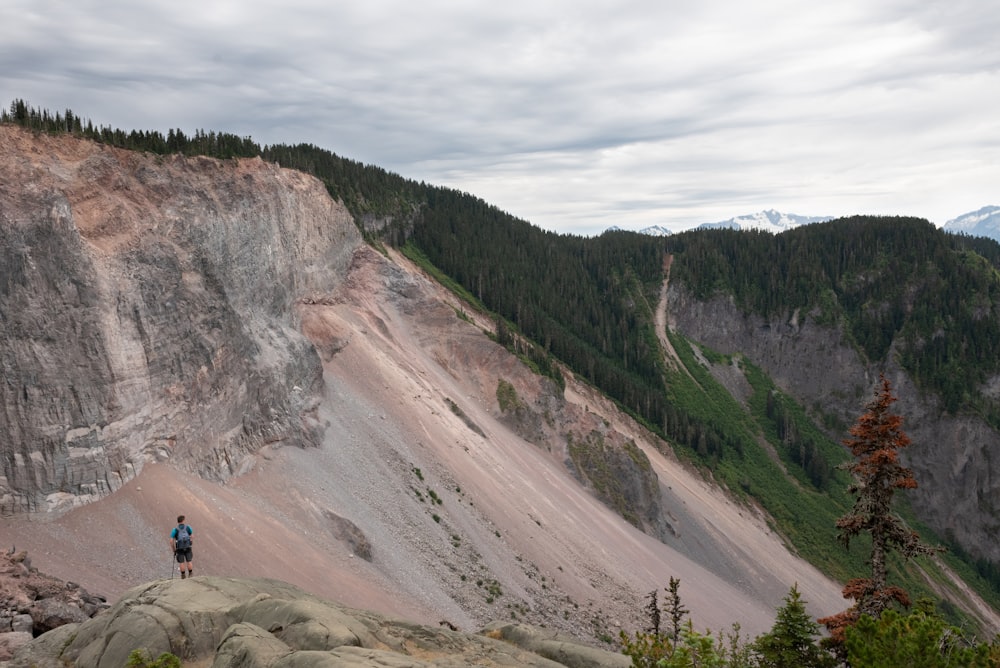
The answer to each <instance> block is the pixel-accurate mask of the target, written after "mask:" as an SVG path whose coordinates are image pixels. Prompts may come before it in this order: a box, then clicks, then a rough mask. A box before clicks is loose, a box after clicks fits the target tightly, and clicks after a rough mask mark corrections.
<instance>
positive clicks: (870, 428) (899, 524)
mask: <svg viewBox="0 0 1000 668" xmlns="http://www.w3.org/2000/svg"><path fill="white" fill-rule="evenodd" d="M879 378H880V381H881V388H880V389H879V390H878V391H877V392H876V394H875V398H874V399H872V401H871V402H869V403H868V405H867V406H866V411H865V413H864V414H862V415H861V417H859V418H858V421H857V422H856V423H855V424H854V426H853V427H851V429H850V434H851V437H852V438H849V439H846V440H845V441H844V444H845V445H846V446H847V447H848V448H850V450H851V453H852V454H853V455H854V457H855V461H854V462H852V463H850V464H849V465H848V466H847V469H848V470H849V471H850V472H851V474H852V475H853V476H854V481H855V482H854V484H853V485H851V487H850V492H851V493H852V494H854V495H855V502H854V507H853V508H852V509H851V510H850V511H849V512H848V513H847V514H845V515H844V516H843V517H841V518H840V519H839V520H837V528H838V529H840V532H839V538H840V541H841V542H842V543H843V544H844V546H845V547H848V548H849V547H850V544H851V539H852V538H855V537H856V536H858V535H860V534H861V533H867V534H869V536H870V537H871V553H870V555H869V559H868V563H869V566H870V567H871V577H867V578H854V579H852V580H850V581H849V582H848V583H847V585H846V586H845V587H844V598H847V599H852V600H854V601H855V604H854V605H853V606H852V607H851V608H849V609H848V610H846V611H844V612H841V613H839V614H837V615H833V616H831V617H826V618H824V619H821V620H819V621H820V623H821V624H824V625H826V627H827V628H828V629H830V634H831V638H832V640H833V642H834V643H837V644H839V643H842V642H843V640H844V631H845V630H846V628H847V627H848V626H850V625H852V624H854V623H855V622H856V621H857V620H858V618H859V617H860V616H861V615H869V616H871V617H873V618H876V619H877V618H878V617H879V616H880V615H881V614H882V613H883V612H884V611H885V610H887V609H888V608H889V607H890V606H891V605H892V604H893V603H894V602H895V603H899V604H900V605H902V606H904V607H909V605H910V599H909V596H908V595H907V593H906V592H905V591H904V590H903V589H902V588H900V587H896V586H890V585H889V584H888V582H887V573H888V564H887V558H888V555H889V553H890V551H896V552H898V553H899V554H900V555H901V556H902V557H903V558H905V559H909V558H911V557H915V556H917V555H920V554H932V553H934V552H936V551H938V550H940V549H941V548H936V547H933V546H930V545H927V544H925V543H923V542H922V541H921V540H920V537H919V536H918V535H917V533H916V532H915V531H912V530H910V529H908V528H907V527H906V525H905V524H904V523H903V520H902V519H901V518H900V517H899V516H897V515H895V514H893V512H892V498H893V494H895V492H896V490H902V489H915V488H916V486H917V481H916V480H914V478H913V471H911V470H910V469H909V468H906V467H905V466H903V465H902V464H900V462H899V450H901V449H902V448H905V447H906V446H908V445H909V444H910V438H909V436H907V435H906V434H905V433H904V432H903V430H902V428H901V425H902V422H903V418H902V417H900V416H899V415H896V414H894V413H892V412H891V410H890V408H891V406H892V404H893V402H895V401H896V397H895V395H893V393H892V386H891V385H890V383H889V380H888V379H887V378H886V377H885V375H884V374H883V375H881V376H880V377H879Z"/></svg>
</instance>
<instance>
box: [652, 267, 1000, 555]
mask: <svg viewBox="0 0 1000 668" xmlns="http://www.w3.org/2000/svg"><path fill="white" fill-rule="evenodd" d="M667 311H668V313H669V317H670V327H671V328H672V329H675V330H676V331H678V332H679V333H681V334H683V335H684V336H686V337H688V338H689V339H692V340H694V341H698V342H700V343H703V344H705V345H707V346H709V347H710V348H712V349H714V350H717V351H719V352H722V353H727V354H732V353H742V354H743V355H745V356H746V357H747V358H748V359H750V360H751V361H752V362H753V363H754V364H756V365H758V366H760V367H761V368H762V369H764V370H765V371H766V372H767V373H768V374H769V375H770V376H771V378H773V379H774V381H775V383H776V384H777V385H778V386H779V387H780V388H781V389H782V390H783V391H785V392H787V393H789V394H790V395H791V396H794V397H795V398H796V399H797V400H798V401H799V403H801V404H802V405H803V406H805V407H806V408H807V409H809V410H811V411H812V412H813V414H814V415H818V414H825V415H828V416H833V417H835V418H836V420H838V421H839V422H840V423H841V424H842V425H843V429H842V430H840V431H837V430H831V436H832V437H833V438H835V439H838V440H840V439H843V438H847V436H848V434H847V428H848V427H850V425H852V424H853V423H854V421H855V420H856V419H857V418H858V416H859V415H861V413H862V412H864V407H865V405H866V404H867V403H868V402H869V401H870V400H871V399H872V397H873V394H874V391H875V386H876V383H877V381H878V372H879V369H876V368H874V367H873V366H870V365H868V364H866V363H865V362H864V360H863V359H862V357H861V356H860V355H859V353H858V352H857V351H856V350H855V349H854V348H853V347H852V346H851V345H850V344H849V343H848V342H847V341H846V340H845V338H844V337H843V336H842V335H841V332H840V331H839V330H838V329H836V328H832V327H827V326H821V325H818V324H816V322H815V321H814V320H813V319H812V318H811V317H809V315H808V314H805V313H801V312H795V313H790V314H786V315H785V317H782V318H774V319H772V320H765V319H764V318H762V317H760V316H755V315H746V314H743V313H741V312H740V311H739V309H738V308H736V306H735V304H734V303H733V302H732V300H730V299H726V298H723V297H717V298H714V299H712V300H709V301H699V300H696V299H694V298H693V297H692V296H691V294H690V293H689V292H688V291H687V290H686V289H685V288H684V286H683V285H679V284H678V285H674V284H672V285H671V286H670V288H669V291H668V307H667ZM889 360H890V361H889V364H888V366H887V368H886V369H885V373H886V375H887V377H888V378H889V380H890V381H891V382H892V385H893V390H894V391H895V392H896V394H897V396H898V397H899V401H897V403H896V404H895V405H894V406H893V410H894V411H896V412H898V413H899V414H900V415H902V416H903V418H904V422H903V429H904V431H906V433H907V434H908V435H909V436H910V438H911V439H912V444H911V446H910V447H909V448H907V449H906V451H904V452H903V453H902V454H903V458H904V460H905V461H906V464H907V465H908V466H910V467H911V468H912V469H913V471H914V474H915V477H916V479H917V482H918V484H919V487H918V488H917V489H916V490H912V491H910V492H907V497H908V498H909V499H910V501H911V503H912V506H913V508H914V510H915V511H916V512H917V514H918V516H919V517H920V518H921V519H922V520H923V521H925V522H927V523H928V525H929V526H931V527H932V528H933V529H934V530H935V531H937V532H938V533H939V535H941V536H946V537H949V538H954V539H955V540H957V541H958V542H959V543H960V544H961V545H962V546H963V547H964V548H965V549H966V550H968V551H969V552H970V553H971V554H973V555H975V556H977V557H986V558H989V559H991V560H994V561H997V560H1000V543H998V542H997V539H996V538H997V536H998V535H1000V459H998V457H997V455H996V453H998V452H1000V434H998V433H997V432H996V430H994V429H992V428H990V426H989V425H987V424H986V423H985V422H984V421H983V420H981V419H979V418H978V417H976V416H971V415H959V416H952V415H948V414H946V413H945V412H944V411H943V410H942V408H941V406H940V404H939V402H938V401H937V400H936V399H935V398H934V397H931V396H926V395H923V394H922V393H921V392H920V391H919V390H918V389H917V388H916V387H915V386H914V384H913V383H912V381H911V380H910V379H909V377H908V375H907V374H906V372H905V371H903V370H902V369H901V368H900V367H899V366H898V365H897V364H896V363H895V361H894V355H893V354H892V353H891V352H890V355H889Z"/></svg>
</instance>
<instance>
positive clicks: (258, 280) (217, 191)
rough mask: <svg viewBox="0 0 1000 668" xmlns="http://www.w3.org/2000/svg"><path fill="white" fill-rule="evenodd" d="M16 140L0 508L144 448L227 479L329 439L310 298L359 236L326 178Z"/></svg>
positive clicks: (120, 472)
mask: <svg viewBox="0 0 1000 668" xmlns="http://www.w3.org/2000/svg"><path fill="white" fill-rule="evenodd" d="M0 156H2V158H0V312H2V313H3V314H4V317H3V318H0V370H2V372H3V377H4V381H5V382H4V383H2V384H0V405H3V406H4V410H3V411H0V433H3V434H4V435H5V438H4V439H3V440H2V441H0V455H2V456H0V514H11V513H24V512H32V513H34V512H50V511H55V512H62V511H65V510H67V509H69V508H71V507H74V506H78V505H81V504H83V503H87V502H89V501H93V500H95V499H97V498H100V497H103V496H105V495H107V494H109V493H111V492H113V491H114V490H116V489H118V488H120V487H121V485H122V484H123V483H125V482H127V481H128V480H130V479H132V478H133V477H134V476H135V474H136V473H137V472H138V471H139V470H140V469H141V468H142V465H143V463H144V462H146V461H161V460H168V459H169V460H171V461H173V462H175V463H177V464H179V465H182V466H184V467H186V468H188V469H189V470H192V471H196V472H197V473H199V474H200V475H202V476H205V477H209V478H215V479H226V478H229V477H231V476H233V475H236V474H239V473H242V472H244V471H245V470H246V469H247V467H249V466H250V465H251V464H252V460H251V459H249V458H248V457H247V455H248V453H251V452H254V451H256V450H257V449H259V448H260V447H261V446H262V445H264V444H267V443H275V442H283V443H289V444H296V445H304V444H310V443H315V441H316V440H317V438H318V437H319V434H318V430H319V426H318V424H317V423H316V422H315V420H311V419H310V415H311V413H312V411H314V410H315V393H316V392H317V390H318V388H319V386H320V384H321V375H322V369H321V366H320V360H319V356H318V355H317V353H316V351H315V349H314V347H313V346H312V344H311V343H310V342H309V341H308V340H306V338H305V337H303V336H302V334H301V333H299V331H298V329H297V326H296V319H295V315H294V306H295V304H296V303H297V302H298V301H300V300H305V299H315V298H316V297H317V296H321V295H323V294H326V293H328V292H329V291H330V290H331V289H332V288H334V287H335V286H336V285H337V284H338V282H339V281H340V280H341V278H342V275H343V272H344V270H345V268H346V266H347V262H348V261H349V258H350V256H351V253H352V252H353V250H354V248H355V247H356V246H357V245H358V244H359V243H360V236H359V233H358V231H357V229H356V228H355V226H354V224H353V221H352V219H351V217H350V215H349V214H348V213H347V211H346V210H345V209H344V208H343V207H342V206H340V205H339V204H337V203H336V202H334V201H333V200H331V199H330V197H329V196H328V194H327V192H326V190H325V188H324V187H323V185H322V184H321V183H320V182H319V181H317V180H316V179H313V178H311V177H308V176H306V175H305V174H302V173H300V172H295V171H291V170H283V169H280V168H279V167H277V166H275V165H273V164H268V163H264V162H263V161H261V160H230V161H217V160H210V159H207V158H185V157H180V156H168V157H163V156H154V155H148V154H143V153H137V152H129V151H121V150H117V149H113V148H110V147H107V146H103V145H99V144H95V143H92V142H87V141H82V140H78V139H74V138H72V137H67V136H63V137H57V138H55V137H48V136H45V135H33V134H32V133H31V132H29V131H26V130H24V129H23V128H17V127H13V126H2V127H0Z"/></svg>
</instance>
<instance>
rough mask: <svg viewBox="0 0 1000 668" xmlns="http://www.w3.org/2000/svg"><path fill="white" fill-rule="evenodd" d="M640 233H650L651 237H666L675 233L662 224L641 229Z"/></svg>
mask: <svg viewBox="0 0 1000 668" xmlns="http://www.w3.org/2000/svg"><path fill="white" fill-rule="evenodd" d="M639 234H648V235H649V236H651V237H666V236H670V235H671V234H673V232H671V231H670V230H668V229H667V228H665V227H661V226H660V225H650V226H649V227H644V228H642V229H641V230H639Z"/></svg>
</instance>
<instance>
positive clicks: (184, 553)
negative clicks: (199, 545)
mask: <svg viewBox="0 0 1000 668" xmlns="http://www.w3.org/2000/svg"><path fill="white" fill-rule="evenodd" d="M191 559H192V556H191V550H177V567H178V568H179V569H180V572H181V579H182V580H183V579H184V578H185V576H188V575H192V576H193V575H194V573H193V572H192V571H191V569H192V568H193V564H192V563H191ZM185 565H186V567H185Z"/></svg>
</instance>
